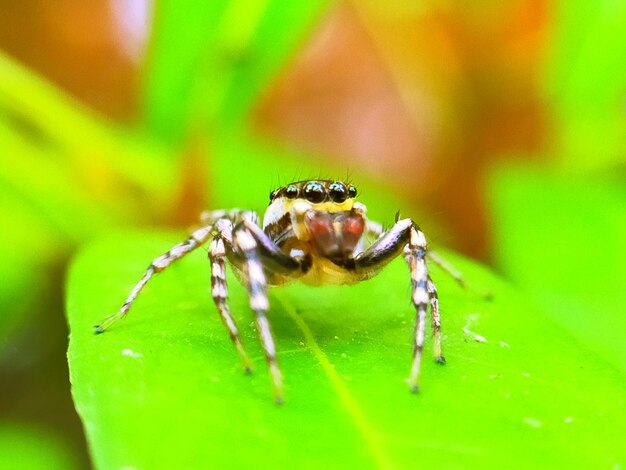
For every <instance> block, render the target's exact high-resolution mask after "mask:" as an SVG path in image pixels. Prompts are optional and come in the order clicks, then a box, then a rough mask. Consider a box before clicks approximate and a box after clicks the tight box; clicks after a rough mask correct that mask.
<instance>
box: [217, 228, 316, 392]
mask: <svg viewBox="0 0 626 470" xmlns="http://www.w3.org/2000/svg"><path fill="white" fill-rule="evenodd" d="M228 248H231V249H232V250H233V252H234V253H235V255H238V256H241V257H242V258H243V263H242V265H241V266H240V268H241V270H242V271H243V274H244V278H245V283H246V289H247V290H248V296H249V297H250V309H251V310H252V311H253V312H254V315H255V318H256V324H257V329H258V333H259V338H260V339H261V345H262V346H263V352H264V354H265V359H266V361H267V364H268V366H269V369H270V375H271V378H272V386H273V392H274V399H275V401H276V403H278V404H280V403H282V402H283V376H282V372H281V370H280V367H279V366H278V360H277V358H276V344H275V341H274V337H273V336H272V332H271V329H270V324H269V321H268V319H267V311H268V310H269V300H268V298H267V275H270V276H286V277H288V278H289V279H291V280H293V279H296V278H298V277H299V276H301V275H302V274H304V273H306V272H307V270H308V269H309V268H310V266H311V260H310V258H309V257H306V256H304V257H302V258H297V257H291V256H289V255H286V254H285V253H283V252H282V251H281V250H280V249H279V248H278V247H277V246H276V245H275V244H274V242H273V241H272V240H271V239H270V238H269V237H268V236H267V235H266V234H265V233H264V232H263V230H261V229H260V228H259V227H258V226H257V225H256V224H254V223H253V222H252V221H251V220H243V221H242V222H241V223H239V224H238V225H237V226H236V228H235V230H234V231H233V244H232V247H228V245H227V249H228Z"/></svg>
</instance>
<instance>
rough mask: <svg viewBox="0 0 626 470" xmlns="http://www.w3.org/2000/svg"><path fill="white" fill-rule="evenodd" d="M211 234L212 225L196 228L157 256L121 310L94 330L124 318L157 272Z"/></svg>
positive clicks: (189, 251)
mask: <svg viewBox="0 0 626 470" xmlns="http://www.w3.org/2000/svg"><path fill="white" fill-rule="evenodd" d="M210 236H211V227H210V226H206V227H202V228H199V229H197V230H195V231H194V232H193V233H192V234H191V236H190V237H189V238H187V240H185V241H184V242H181V243H178V244H176V245H174V246H173V247H172V248H171V249H170V250H169V251H167V252H166V253H164V254H163V255H161V256H159V257H158V258H156V259H155V260H154V261H152V263H150V266H148V269H147V270H146V272H145V273H144V275H143V276H142V277H141V279H140V280H139V282H138V283H137V284H136V285H135V287H133V290H132V291H131V292H130V294H129V296H128V297H127V298H126V301H125V302H124V304H123V305H122V307H121V308H120V310H119V311H118V312H117V313H115V314H113V315H111V316H109V317H107V318H105V319H104V320H103V321H102V322H101V323H100V324H99V325H96V326H95V327H94V332H95V333H96V334H99V333H104V331H105V330H106V329H108V328H109V327H110V326H111V325H112V324H113V323H115V322H116V321H118V320H120V319H121V318H124V317H125V316H126V315H127V314H128V311H129V310H130V307H131V306H132V304H133V302H134V301H135V299H136V298H137V296H138V295H139V293H140V292H141V291H142V289H143V288H144V287H145V285H146V284H147V283H148V281H149V280H150V279H151V278H152V276H154V275H155V274H157V273H160V272H161V271H163V270H164V269H166V268H167V267H168V266H169V265H171V264H172V263H173V262H174V261H177V260H179V259H181V258H182V257H184V256H185V255H187V254H189V253H191V252H192V251H193V250H195V249H196V248H198V247H199V246H200V245H202V244H204V243H206V242H207V241H208V239H209V238H210Z"/></svg>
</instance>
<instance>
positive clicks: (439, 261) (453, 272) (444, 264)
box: [427, 250, 467, 289]
mask: <svg viewBox="0 0 626 470" xmlns="http://www.w3.org/2000/svg"><path fill="white" fill-rule="evenodd" d="M427 256H428V258H429V259H430V260H431V261H432V262H433V263H435V264H436V265H437V266H439V267H440V268H441V269H443V270H444V271H445V272H446V273H447V274H448V275H449V276H450V277H452V278H453V279H454V280H455V281H456V282H457V284H458V285H459V286H461V287H463V288H464V289H465V288H467V284H466V283H465V277H463V274H461V272H460V271H458V270H457V269H456V268H455V267H454V266H452V264H451V263H450V262H448V261H446V260H445V259H444V258H443V257H442V256H441V255H440V254H439V253H437V252H436V251H432V250H429V251H428V254H427Z"/></svg>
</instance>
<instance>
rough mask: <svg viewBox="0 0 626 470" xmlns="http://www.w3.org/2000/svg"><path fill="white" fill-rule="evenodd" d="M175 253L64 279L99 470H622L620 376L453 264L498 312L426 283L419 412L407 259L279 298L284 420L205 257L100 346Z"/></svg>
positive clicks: (156, 239)
mask: <svg viewBox="0 0 626 470" xmlns="http://www.w3.org/2000/svg"><path fill="white" fill-rule="evenodd" d="M179 238H180V237H178V236H176V235H173V234H165V233H154V232H151V233H143V232H134V233H127V234H121V235H119V236H113V237H110V238H106V239H101V240H100V241H98V242H97V243H95V244H92V245H90V246H89V247H87V248H86V249H85V250H84V251H82V253H81V254H80V255H79V256H78V258H77V259H76V260H75V262H74V264H73V265H72V268H71V270H70V274H69V279H68V294H67V313H68V318H69V324H70V329H71V335H70V347H69V364H70V373H71V381H72V390H73V396H74V400H75V403H76V407H77V409H78V412H79V414H80V416H81V418H82V420H83V423H84V425H85V429H86V433H87V439H88V442H89V446H90V448H91V451H92V456H93V459H94V462H95V465H96V467H98V468H122V467H132V468H173V467H175V468H207V467H212V468H242V467H243V468H249V467H254V468H268V467H270V466H271V467H275V468H293V467H298V468H324V467H328V468H415V467H424V468H427V467H429V466H430V467H435V468H471V467H479V468H495V467H498V468H501V467H503V466H504V465H506V466H507V467H517V468H529V467H531V468H537V467H540V468H589V467H601V468H615V467H618V466H620V465H624V463H626V460H625V455H624V448H623V445H622V444H623V436H624V433H625V432H626V420H625V416H624V406H623V405H624V396H625V395H624V385H625V381H624V376H623V374H621V373H619V372H618V371H617V370H616V369H615V368H613V367H612V366H611V365H610V364H608V363H607V362H605V361H603V360H602V359H601V358H600V357H598V356H597V355H595V354H594V353H593V352H592V351H590V350H589V349H588V348H587V347H586V346H585V344H584V343H582V342H580V341H579V340H577V339H576V338H574V337H571V336H569V335H568V334H567V333H565V332H564V330H563V329H562V328H560V327H559V326H557V325H555V324H554V323H553V322H551V321H550V320H549V319H548V318H547V317H546V316H544V315H543V314H542V313H540V312H539V311H537V310H535V309H534V308H532V307H531V306H530V305H529V301H528V300H527V299H526V298H525V297H523V296H521V295H519V294H518V293H516V292H515V291H514V290H513V289H512V288H511V287H509V286H508V285H506V284H505V283H504V282H503V281H502V280H500V279H499V278H498V277H497V276H495V275H494V274H492V273H490V272H489V271H488V270H486V269H485V268H482V267H480V266H478V265H476V264H475V263H472V262H469V261H467V260H463V259H461V258H459V257H458V256H451V255H449V258H450V259H451V261H453V262H454V263H455V264H456V265H457V266H458V267H459V268H460V269H461V270H462V271H463V272H464V273H465V275H466V276H467V278H468V279H469V281H470V282H471V283H472V285H473V286H475V287H476V288H477V289H489V290H490V291H491V292H492V293H493V294H494V299H495V300H494V301H492V302H488V301H485V300H483V299H482V298H481V297H480V296H478V295H477V294H476V293H474V292H473V291H464V290H462V289H461V288H460V287H458V286H457V285H456V283H454V282H453V281H452V280H451V279H450V278H449V277H447V276H445V275H443V274H442V273H441V272H440V271H438V270H436V269H433V271H434V272H433V275H434V278H435V281H436V282H437V284H438V286H439V292H440V299H441V306H442V315H443V322H444V323H443V327H444V333H445V337H444V348H445V351H444V352H445V354H446V357H447V359H448V363H447V365H446V366H444V367H442V366H440V365H438V364H435V363H434V362H433V361H430V360H425V362H424V364H423V368H422V393H420V394H419V395H413V394H411V393H409V392H408V390H407V385H406V383H405V381H404V379H405V377H406V376H407V374H408V368H409V366H410V351H411V335H412V330H413V316H414V313H413V312H412V307H411V305H410V302H409V297H410V289H409V276H408V273H407V269H406V267H405V266H404V263H403V262H402V260H401V259H398V260H396V261H394V262H393V263H392V264H391V265H390V266H388V268H386V269H385V270H384V271H383V272H382V273H381V274H380V276H378V277H376V278H374V279H372V280H370V281H367V282H364V283H361V284H358V285H355V286H349V287H346V286H343V287H321V288H312V287H305V286H301V285H292V286H289V287H286V288H281V289H275V290H272V291H271V293H270V303H271V314H270V320H271V323H272V327H273V332H274V335H275V337H276V339H277V345H278V349H279V360H280V363H281V366H282V368H283V372H284V374H285V381H286V403H285V405H284V406H282V407H277V406H276V405H274V403H273V401H272V398H271V391H270V383H269V378H268V373H267V370H266V367H265V366H264V360H263V355H262V352H261V350H260V347H259V346H258V340H257V338H256V334H255V332H254V331H253V328H252V326H251V321H252V316H251V314H250V312H249V309H248V301H247V299H246V295H245V292H244V290H243V288H242V287H241V286H240V285H239V284H238V283H237V282H236V281H235V280H234V279H233V278H232V276H231V282H230V284H229V285H230V294H231V295H230V305H231V308H232V312H233V315H234V316H235V317H236V319H237V320H238V324H239V327H240V330H241V333H242V336H243V341H244V343H245V345H246V347H247V349H248V351H249V352H250V353H251V356H252V357H253V361H254V362H255V365H256V370H255V372H254V374H253V375H252V376H245V375H244V374H243V373H242V370H241V366H240V364H239V361H238V358H237V355H236V353H235V352H234V349H233V347H232V345H231V343H230V340H229V338H228V335H227V334H226V331H225V329H224V327H223V326H222V325H221V322H220V320H219V318H218V315H217V313H216V311H215V308H214V306H213V304H212V301H211V298H210V292H209V266H208V261H207V259H206V254H205V252H204V251H203V250H198V251H197V252H195V253H193V254H191V255H190V256H188V257H187V258H185V259H184V260H181V261H180V262H178V263H177V264H175V265H173V266H172V267H171V268H170V269H169V270H168V271H167V272H165V273H163V274H161V275H160V276H158V277H156V278H155V279H154V280H153V281H152V282H151V283H150V284H149V285H148V286H147V287H146V289H145V291H144V292H143V293H142V295H141V297H140V298H139V299H138V301H137V303H136V305H135V307H134V308H133V310H132V312H131V314H130V316H129V317H128V318H127V319H126V320H125V321H123V322H121V323H119V324H116V325H115V326H114V327H113V328H112V329H111V330H109V331H107V332H106V333H105V334H103V335H98V336H95V335H93V332H92V327H93V325H94V324H96V323H98V322H99V321H100V320H101V319H102V318H103V317H104V316H106V315H108V314H110V313H112V312H114V311H116V309H117V308H119V306H120V304H121V302H123V300H124V298H125V297H126V295H127V294H128V292H129V290H130V289H131V288H132V286H133V285H134V283H135V282H136V281H137V280H138V278H139V276H140V275H141V273H142V270H143V269H145V267H146V265H147V264H148V262H149V261H150V260H151V259H153V258H154V257H155V256H156V255H158V254H160V253H161V252H163V251H165V250H166V249H168V248H169V247H170V246H171V245H172V244H173V243H174V242H176V241H178V239H179ZM476 335H480V337H482V338H484V339H485V340H486V342H481V341H477V339H480V337H479V336H476ZM427 344H428V346H430V345H431V344H430V341H428V342H427ZM427 351H428V352H430V348H428V349H427ZM428 356H429V355H428V354H427V355H426V358H427V359H428Z"/></svg>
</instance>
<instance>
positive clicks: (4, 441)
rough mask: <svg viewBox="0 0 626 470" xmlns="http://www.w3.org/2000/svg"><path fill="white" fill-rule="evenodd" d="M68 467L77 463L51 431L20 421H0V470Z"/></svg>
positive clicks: (68, 468)
mask: <svg viewBox="0 0 626 470" xmlns="http://www.w3.org/2000/svg"><path fill="white" fill-rule="evenodd" d="M15 468H19V469H22V470H30V469H33V470H39V469H42V468H46V469H50V470H56V469H58V470H62V469H63V470H70V469H72V468H78V462H77V459H76V457H75V455H73V453H72V451H71V450H70V447H69V445H68V443H66V442H63V441H62V440H61V439H60V438H59V437H58V436H56V435H55V434H54V433H51V432H49V431H46V430H44V429H38V428H34V427H31V426H27V425H24V424H17V423H7V422H4V423H0V470H12V469H15Z"/></svg>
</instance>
